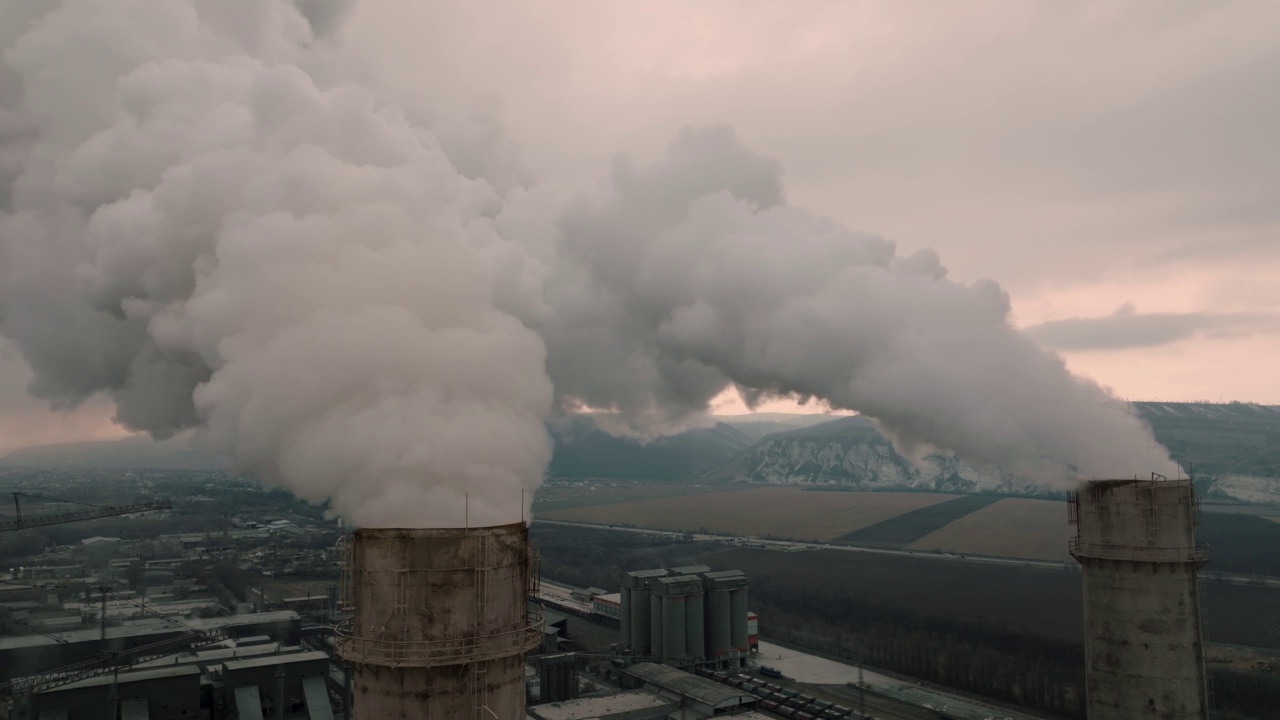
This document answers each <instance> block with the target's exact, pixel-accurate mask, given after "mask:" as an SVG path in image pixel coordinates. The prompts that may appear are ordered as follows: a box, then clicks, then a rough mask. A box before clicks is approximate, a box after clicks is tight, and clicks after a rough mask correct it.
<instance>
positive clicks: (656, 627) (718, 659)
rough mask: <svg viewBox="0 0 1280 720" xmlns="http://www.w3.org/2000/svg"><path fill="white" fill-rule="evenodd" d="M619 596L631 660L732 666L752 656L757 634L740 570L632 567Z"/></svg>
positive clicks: (737, 665) (700, 566)
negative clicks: (716, 570)
mask: <svg viewBox="0 0 1280 720" xmlns="http://www.w3.org/2000/svg"><path fill="white" fill-rule="evenodd" d="M620 595H621V603H620V606H621V607H620V611H621V614H620V617H619V622H620V628H621V634H622V645H623V647H624V648H629V649H630V653H631V656H632V657H633V658H635V659H652V660H654V661H656V662H660V663H665V664H667V665H674V666H677V667H693V666H698V665H706V664H713V665H716V666H717V667H722V668H732V667H739V666H741V665H742V664H744V663H745V661H746V658H747V657H749V656H750V654H751V648H752V647H753V642H752V637H753V636H755V635H756V632H753V628H752V626H751V617H750V616H751V615H752V613H750V612H748V610H747V576H746V575H744V574H743V573H742V572H741V571H739V570H724V571H719V572H713V571H712V570H711V568H709V567H707V566H705V565H695V566H689V567H677V568H670V569H654V570H635V571H632V572H628V573H626V574H625V575H623V578H622V592H621V593H620ZM757 643H758V641H757Z"/></svg>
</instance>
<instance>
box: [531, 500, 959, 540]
mask: <svg viewBox="0 0 1280 720" xmlns="http://www.w3.org/2000/svg"><path fill="white" fill-rule="evenodd" d="M956 497H958V496H956V495H945V494H940V493H892V492H885V493H878V492H868V493H860V492H809V491H805V490H802V489H800V488H794V487H764V488H751V489H744V490H736V491H729V492H718V493H715V494H697V495H683V496H676V497H663V498H653V499H647V500H635V501H631V502H619V503H614V504H609V505H593V506H589V507H576V508H571V509H563V510H554V511H550V512H545V511H541V510H539V511H538V517H540V518H543V519H546V520H567V521H571V522H587V523H598V524H603V525H622V526H633V527H644V528H657V529H662V530H677V531H689V532H697V531H702V532H713V533H723V534H728V535H755V536H759V537H776V538H790V539H795V540H811V541H817V542H828V541H831V540H834V539H835V538H838V537H841V536H844V535H847V534H849V533H851V532H854V531H856V530H859V529H861V528H865V527H868V526H871V525H875V524H876V523H879V522H882V521H884V520H888V519H890V518H894V517H897V516H899V515H902V514H903V513H907V512H910V511H912V510H918V509H920V508H924V507H928V506H930V505H936V504H939V503H943V502H946V501H947V500H951V499H954V498H956ZM537 507H538V506H535V508H537Z"/></svg>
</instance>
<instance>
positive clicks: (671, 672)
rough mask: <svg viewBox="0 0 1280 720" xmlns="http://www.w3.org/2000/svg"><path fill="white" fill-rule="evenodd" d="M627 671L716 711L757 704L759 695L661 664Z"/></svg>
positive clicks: (652, 664) (641, 664)
mask: <svg viewBox="0 0 1280 720" xmlns="http://www.w3.org/2000/svg"><path fill="white" fill-rule="evenodd" d="M623 672H625V673H627V674H629V675H631V676H632V677H634V678H637V679H639V680H641V681H643V682H645V683H647V684H649V685H655V686H657V687H659V688H661V689H663V690H668V691H671V692H673V693H676V694H679V695H681V696H683V697H686V698H689V699H690V700H693V701H695V702H699V703H703V704H706V705H709V706H711V707H713V708H723V707H733V706H737V705H754V704H755V702H756V696H755V695H752V694H751V693H744V692H741V691H739V690H735V689H734V688H731V687H729V686H728V685H721V684H720V683H718V682H715V681H714V680H708V679H706V678H701V677H698V676H697V675H692V674H690V673H687V672H685V671H683V670H678V669H676V668H673V667H668V666H666V665H659V664H657V663H636V664H635V665H632V666H630V667H628V668H627V669H626V670H624V671H623Z"/></svg>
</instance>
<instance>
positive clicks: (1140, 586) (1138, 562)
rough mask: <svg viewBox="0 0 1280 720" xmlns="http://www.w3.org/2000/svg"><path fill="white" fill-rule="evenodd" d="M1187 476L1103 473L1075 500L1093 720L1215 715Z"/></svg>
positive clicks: (1199, 553) (1199, 552)
mask: <svg viewBox="0 0 1280 720" xmlns="http://www.w3.org/2000/svg"><path fill="white" fill-rule="evenodd" d="M1198 509H1199V506H1198V503H1197V501H1196V498H1195V489H1194V487H1193V486H1192V485H1191V483H1190V481H1187V480H1167V479H1164V478H1162V477H1160V476H1154V477H1153V479H1152V480H1099V481H1093V482H1089V483H1087V484H1086V485H1085V486H1084V487H1083V488H1082V489H1081V490H1080V491H1079V492H1078V493H1076V494H1075V495H1074V496H1072V498H1071V499H1070V501H1069V516H1070V520H1071V522H1072V523H1073V524H1075V525H1076V535H1075V537H1073V538H1072V539H1071V554H1072V555H1073V556H1074V557H1075V558H1076V560H1077V561H1079V563H1080V566H1081V568H1082V570H1083V573H1082V574H1083V576H1084V626H1085V681H1086V698H1085V699H1086V704H1087V707H1088V716H1089V720H1141V719H1143V718H1150V719H1152V720H1155V719H1156V718H1179V719H1180V720H1182V719H1202V718H1207V717H1209V706H1208V691H1207V685H1206V676H1205V664H1204V643H1203V636H1202V633H1201V614H1200V594H1199V577H1198V575H1199V569H1200V567H1201V566H1202V565H1203V564H1204V563H1205V561H1206V560H1207V559H1208V556H1207V553H1206V552H1205V551H1204V549H1203V548H1201V547H1198V546H1197V544H1196V541H1195V527H1196V525H1197V520H1198Z"/></svg>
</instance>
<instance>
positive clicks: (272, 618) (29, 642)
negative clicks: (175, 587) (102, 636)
mask: <svg viewBox="0 0 1280 720" xmlns="http://www.w3.org/2000/svg"><path fill="white" fill-rule="evenodd" d="M298 620H299V617H298V613H296V612H294V611H292V610H280V611H277V612H264V613H251V614H247V615H228V616H226V617H216V618H192V619H184V620H183V621H182V624H183V625H185V626H187V627H190V628H194V629H196V630H213V629H223V628H232V627H237V626H242V625H261V624H264V623H276V622H297V621H298ZM101 632H102V631H101V630H100V629H98V628H93V629H91V630H71V631H69V632H63V633H57V635H58V637H59V638H61V639H60V640H54V639H53V638H50V637H46V636H44V635H13V636H9V637H0V650H11V649H14V648H23V647H40V646H42V645H54V644H57V643H60V642H66V643H79V642H96V641H97V640H98V638H99V633H101ZM185 632H186V629H185V628H183V627H182V626H180V625H178V624H176V623H173V622H168V621H165V620H146V621H143V622H138V623H129V624H126V625H120V626H117V627H109V628H107V630H106V635H107V639H108V640H111V639H114V638H126V637H137V636H140V635H143V636H145V635H154V634H158V633H185Z"/></svg>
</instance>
